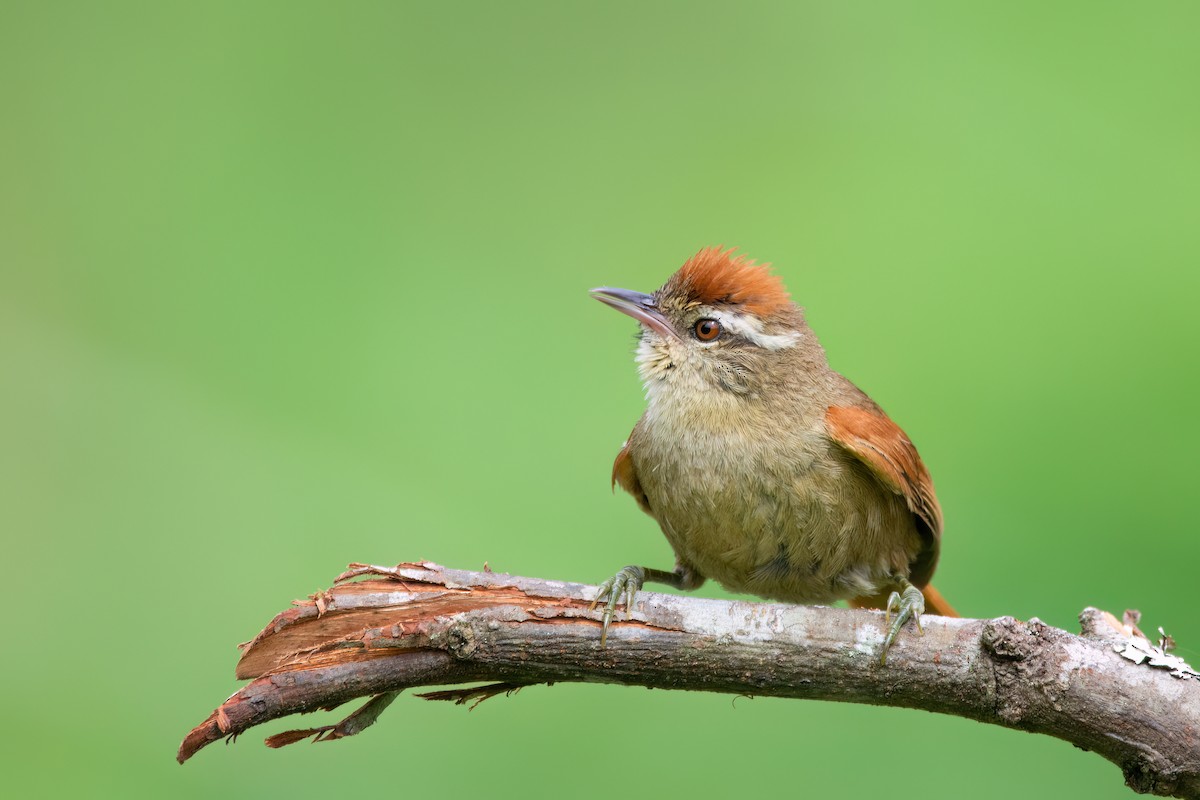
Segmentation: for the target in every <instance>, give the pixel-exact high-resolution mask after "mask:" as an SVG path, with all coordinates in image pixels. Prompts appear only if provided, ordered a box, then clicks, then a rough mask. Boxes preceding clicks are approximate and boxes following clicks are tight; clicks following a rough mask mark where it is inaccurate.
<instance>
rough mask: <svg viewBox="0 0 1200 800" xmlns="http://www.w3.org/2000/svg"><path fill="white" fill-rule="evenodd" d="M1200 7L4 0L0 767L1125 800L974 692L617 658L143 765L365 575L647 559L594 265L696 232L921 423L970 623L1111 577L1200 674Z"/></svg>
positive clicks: (620, 326)
mask: <svg viewBox="0 0 1200 800" xmlns="http://www.w3.org/2000/svg"><path fill="white" fill-rule="evenodd" d="M1198 23H1200V10H1198V7H1197V6H1196V4H1194V3H1190V2H1176V3H1153V4H1145V3H1128V2H1096V0H1087V2H1082V1H1081V2H1061V3H1054V4H1047V3H1043V2H1014V3H1005V4H986V5H985V4H962V3H958V2H942V3H935V2H918V3H906V4H868V3H839V2H828V3H812V2H806V3H798V2H792V3H768V4H746V3H739V4H736V6H735V5H734V4H728V5H724V4H713V3H707V4H701V3H640V2H639V3H606V4H589V5H588V6H584V5H582V4H560V3H551V2H543V3H534V2H514V3H503V4H500V3H447V4H441V5H438V4H420V5H417V4H408V5H405V4H399V3H379V4H373V3H365V2H364V3H345V4H332V3H329V4H319V3H316V4H314V3H295V2H286V3H277V4H267V3H249V4H247V3H241V2H238V3H199V4H197V3H174V2H172V3H144V4H127V3H118V2H110V3H77V4H64V3H42V2H35V3H14V2H4V3H3V5H0V76H2V77H0V100H2V102H3V119H2V121H0V137H2V140H0V174H2V176H3V177H2V179H0V181H2V182H0V370H2V372H0V375H2V380H3V385H2V387H0V388H2V391H0V442H2V443H3V444H2V446H0V508H2V509H3V510H2V512H0V513H2V514H3V517H2V518H0V522H2V530H3V536H4V554H5V555H4V559H3V565H2V566H0V570H2V573H3V574H2V578H3V585H4V587H5V594H6V597H7V598H8V600H7V603H6V605H7V608H8V611H7V614H6V617H7V622H6V623H5V630H6V639H7V641H8V645H7V647H6V648H5V650H6V652H5V654H4V658H3V659H0V679H2V684H3V690H2V691H3V708H4V712H5V713H4V716H5V725H4V728H3V732H0V762H3V765H4V766H3V774H4V779H3V780H4V784H5V786H6V789H8V790H19V791H23V792H29V793H31V794H32V795H34V796H54V795H65V794H68V793H70V794H73V795H76V796H85V797H92V796H95V797H103V796H113V797H118V796H119V797H128V796H172V797H211V796H215V795H217V794H220V795H222V796H226V797H251V796H263V795H264V794H265V795H266V796H281V795H283V794H284V793H287V794H294V795H296V796H310V795H317V794H319V793H326V792H329V793H332V792H341V791H345V790H347V789H350V790H353V791H363V790H367V789H368V788H370V787H385V786H386V787H389V788H390V789H392V790H398V791H402V792H408V791H412V790H413V789H415V788H418V787H419V788H421V789H424V790H436V791H446V792H449V793H451V794H466V793H467V792H470V793H478V794H481V795H482V794H486V795H487V796H489V797H496V798H507V797H519V798H528V797H531V796H544V795H551V794H554V795H561V796H570V797H608V796H612V792H613V791H614V786H613V783H612V782H613V781H617V786H616V787H615V791H616V792H617V794H618V795H619V796H620V795H623V793H624V792H625V791H626V790H627V787H637V789H636V790H637V793H638V794H644V795H646V796H654V795H659V796H674V795H675V793H679V794H692V795H696V796H705V795H720V794H730V793H732V792H749V793H751V794H752V795H753V793H759V792H761V793H763V794H766V793H770V794H772V795H780V796H789V795H811V794H813V793H814V792H815V793H822V794H823V793H827V792H835V791H836V792H838V793H846V794H850V795H855V794H860V793H867V792H871V793H879V794H885V793H886V794H887V795H888V796H911V795H914V794H915V793H916V791H917V789H918V788H920V789H922V790H923V791H924V796H925V797H930V798H941V797H959V796H961V795H963V794H964V793H969V794H970V795H972V796H975V797H981V798H988V797H1009V796H1011V794H1012V793H1013V791H1014V783H1015V784H1018V785H1020V786H1021V787H1022V791H1023V792H1026V793H1028V794H1029V795H1030V796H1044V797H1055V796H1062V795H1066V796H1087V797H1109V796H1113V797H1115V796H1123V795H1125V794H1126V793H1127V790H1125V789H1124V788H1123V786H1122V781H1121V776H1120V774H1119V772H1118V770H1117V769H1116V768H1115V767H1114V766H1112V765H1110V764H1108V763H1107V762H1105V761H1103V760H1101V759H1100V758H1098V757H1097V756H1095V755H1092V754H1087V753H1083V752H1081V751H1078V750H1075V749H1073V748H1072V747H1070V746H1069V745H1067V744H1065V743H1062V742H1059V741H1057V740H1051V739H1047V738H1042V737H1035V736H1030V735H1027V734H1020V733H1015V732H1011V731H1006V730H1002V729H999V728H995V727H990V726H984V725H980V724H977V723H974V722H970V721H967V720H962V719H957V718H950V717H943V716H934V715H929V714H924V713H919V712H915V711H906V710H898V709H886V708H871V707H859V706H850V705H841V704H825V703H815V702H807V703H806V702H794V701H783V700H772V699H757V700H748V699H742V700H738V701H737V702H736V703H735V702H733V701H732V699H731V698H730V697H727V696H718V695H702V694H684V693H669V692H649V691H645V690H640V689H633V688H623V687H604V686H573V685H558V686H555V687H553V688H534V689H530V690H527V691H525V692H523V693H522V694H521V695H520V696H518V697H514V698H508V699H500V700H494V701H492V702H490V703H488V704H486V705H484V706H481V707H480V708H479V709H478V710H476V711H475V712H473V713H470V714H468V713H467V712H466V711H465V710H464V709H462V708H454V707H447V706H443V705H434V704H429V703H423V702H419V701H417V700H414V699H412V698H402V699H401V700H400V701H399V702H397V703H396V704H395V705H394V706H393V707H392V709H391V710H390V711H389V712H388V713H387V714H386V715H385V716H384V717H383V718H382V720H381V722H380V724H379V725H378V726H377V727H376V728H374V729H372V730H371V731H370V732H369V733H367V734H365V735H363V736H361V737H359V738H357V739H353V740H350V741H347V742H341V743H336V744H330V745H324V746H320V747H317V748H316V749H310V747H309V746H308V745H301V746H297V747H293V748H289V749H286V750H282V751H270V750H267V749H266V748H264V747H263V746H262V745H261V744H260V741H261V737H262V736H263V735H265V734H267V733H270V732H272V731H277V730H281V729H284V728H287V727H295V724H294V722H295V721H291V722H287V723H281V724H276V725H273V726H269V727H268V728H264V729H258V730H255V731H253V732H252V733H251V734H249V735H247V736H244V737H243V738H242V740H241V742H239V743H238V744H237V745H236V746H233V747H229V748H226V747H213V748H211V749H209V750H207V751H205V752H203V753H201V754H200V755H199V756H198V757H197V758H196V760H195V761H193V762H192V763H189V764H188V765H187V766H185V767H182V768H181V767H179V766H177V765H176V764H175V762H174V754H175V748H176V745H177V744H178V742H179V740H180V738H181V737H182V736H183V734H184V733H185V732H186V731H187V730H188V729H189V728H190V727H191V726H192V725H193V724H195V723H197V722H199V721H200V720H201V719H203V718H204V717H205V716H206V715H207V714H208V712H209V711H210V710H211V709H212V708H213V707H214V706H215V705H216V704H217V703H218V702H219V701H220V700H222V699H223V698H224V697H225V696H227V695H228V694H229V693H231V692H232V691H234V690H235V689H236V688H237V686H238V685H239V684H238V683H237V682H236V681H234V679H233V666H234V662H235V659H236V657H237V652H236V650H235V649H234V644H235V643H237V642H239V641H243V640H245V639H248V638H250V637H251V636H252V635H253V634H254V633H255V632H256V631H257V630H258V629H259V627H261V625H262V624H264V623H265V622H266V621H267V620H268V619H269V618H270V616H271V615H272V614H273V613H275V612H276V611H277V610H279V609H280V608H282V607H283V606H284V605H286V603H287V602H288V601H289V600H291V599H292V598H293V597H298V596H303V595H306V594H308V593H309V592H311V591H314V590H316V589H318V588H320V587H323V586H325V585H327V584H328V583H329V580H330V579H331V578H332V576H333V575H335V574H336V573H337V572H338V571H339V570H340V569H341V567H342V566H343V565H344V564H345V563H346V562H348V561H353V560H361V561H374V562H380V563H393V562H396V561H400V560H410V559H417V558H427V559H432V560H436V561H439V562H442V563H445V564H448V565H452V566H457V567H464V568H473V567H479V566H481V565H482V564H483V562H484V561H485V560H487V561H489V562H490V563H491V565H492V566H493V567H494V568H496V569H497V570H504V571H511V572H516V573H520V574H526V575H539V576H546V577H555V578H561V579H568V580H577V581H587V582H596V581H598V580H599V579H601V578H603V577H606V576H608V575H609V574H611V573H612V572H613V571H614V570H615V569H616V568H617V567H619V566H621V565H623V564H626V563H630V562H636V563H646V564H653V565H659V566H664V567H665V566H670V564H671V555H670V552H669V550H668V547H667V545H666V543H665V541H664V540H663V539H662V537H661V535H660V534H659V532H658V530H657V528H656V526H655V525H654V524H653V522H652V521H650V520H649V519H646V518H645V517H643V516H642V515H641V513H640V512H638V511H637V509H636V508H635V506H634V503H633V502H632V501H631V500H630V499H629V498H627V497H624V496H618V497H613V496H612V495H611V494H610V493H609V489H608V479H609V469H610V465H611V462H612V458H613V456H614V455H615V454H616V451H617V449H618V447H619V446H620V444H621V442H622V440H623V439H624V437H625V435H626V434H627V433H628V431H629V428H630V427H631V425H632V424H633V422H634V420H635V419H636V418H637V416H638V415H639V414H640V413H641V410H642V396H641V390H640V387H639V385H638V382H637V378H636V375H635V372H634V367H633V364H632V361H631V351H632V343H633V339H632V335H633V333H634V328H635V326H634V325H633V323H632V322H631V321H629V320H628V319H625V318H623V317H620V316H619V315H617V314H615V313H614V312H612V311H611V310H609V309H607V308H604V307H603V306H601V305H600V304H598V303H595V302H594V301H591V300H589V299H588V297H587V295H586V290H587V289H588V288H589V287H592V286H596V285H602V284H608V285H616V286H628V287H630V288H638V289H651V288H653V287H655V286H657V285H658V284H659V283H660V282H661V281H662V280H663V279H664V278H665V277H666V276H667V275H668V274H669V273H670V272H672V271H673V270H674V269H675V268H676V267H678V265H679V264H680V263H682V262H683V260H684V259H686V258H687V257H688V256H689V255H691V254H692V253H693V252H695V251H696V250H697V249H699V248H700V247H702V246H705V245H709V244H716V243H724V244H727V245H736V246H738V247H740V248H741V249H742V250H743V251H744V252H745V253H747V254H749V255H751V256H753V257H755V258H757V259H759V260H762V261H769V262H772V263H774V264H775V266H776V268H777V270H778V271H779V272H780V273H781V274H782V275H783V276H784V278H785V280H786V282H787V283H788V286H789V288H790V289H791V290H792V293H793V295H794V297H796V298H797V300H798V301H799V302H801V303H802V304H803V305H805V306H806V307H807V308H808V309H809V317H810V321H811V322H812V324H813V325H814V327H815V328H816V330H817V331H818V333H819V334H820V335H821V336H822V338H823V341H824V343H825V345H826V347H827V349H828V351H829V353H830V356H831V358H832V361H833V363H834V366H835V367H837V368H839V369H840V370H841V371H843V372H845V373H846V374H847V375H849V376H850V377H851V378H852V379H854V380H855V381H857V382H858V383H859V384H860V385H861V386H862V387H863V388H864V389H866V390H867V391H868V392H870V393H871V394H872V395H873V396H874V397H875V398H876V399H877V400H878V401H879V402H880V403H882V404H883V405H884V406H885V407H886V408H887V409H888V411H889V412H890V413H891V414H892V415H893V416H894V417H895V418H896V419H897V420H898V421H899V422H900V423H901V424H902V425H903V426H904V427H905V428H906V429H907V430H908V432H909V433H910V435H911V436H912V437H913V439H914V440H916V441H917V443H918V444H919V446H920V448H921V452H922V454H923V455H924V457H925V460H926V462H927V463H928V464H929V465H930V467H931V469H932V471H933V474H934V477H935V479H936V482H937V486H938V490H939V496H940V497H941V500H942V503H943V506H944V508H945V512H946V518H947V532H946V536H945V550H944V556H943V560H942V564H941V570H940V572H939V573H938V580H937V583H938V584H939V586H940V588H941V589H942V590H943V591H944V592H945V594H946V595H947V596H948V597H950V598H951V599H952V600H953V602H954V603H956V604H957V606H958V607H959V609H960V610H961V611H963V612H964V613H965V614H967V615H971V616H989V615H1001V614H1013V615H1016V616H1019V617H1023V618H1024V617H1030V616H1034V615H1036V616H1039V617H1041V618H1042V619H1044V620H1046V621H1048V622H1050V623H1053V624H1056V625H1061V626H1065V627H1068V628H1071V629H1074V628H1075V626H1076V622H1075V617H1076V615H1077V614H1078V612H1079V611H1080V609H1081V608H1083V607H1084V606H1085V605H1088V604H1094V605H1099V606H1101V607H1104V608H1107V609H1110V610H1112V611H1115V612H1118V613H1119V612H1120V611H1121V610H1123V609H1124V608H1127V607H1139V608H1141V609H1142V610H1143V611H1144V612H1145V614H1146V617H1145V622H1146V623H1147V626H1148V627H1147V629H1148V630H1153V629H1154V628H1156V627H1157V626H1158V625H1164V626H1166V628H1167V630H1168V631H1169V632H1171V633H1173V634H1175V635H1176V637H1177V638H1178V639H1179V641H1180V651H1179V652H1180V653H1181V654H1182V655H1184V657H1185V658H1190V659H1191V660H1192V661H1193V663H1194V662H1196V661H1200V621H1198V620H1197V617H1196V612H1195V601H1196V590H1195V579H1196V564H1197V557H1198V556H1200V544H1198V542H1197V537H1196V535H1195V530H1194V528H1195V526H1194V521H1193V519H1192V517H1193V515H1194V513H1195V502H1194V500H1195V497H1196V488H1195V475H1196V471H1195V457H1196V456H1195V454H1196V452H1197V450H1198V449H1200V447H1198V446H1200V436H1198V434H1197V427H1196V424H1195V408H1196V400H1195V393H1196V391H1197V389H1198V388H1200V379H1198V376H1197V366H1196V348H1197V344H1198V342H1200V321H1198V320H1197V313H1196V306H1197V290H1198V289H1200V278H1198V276H1197V265H1196V254H1197V252H1198V250H1200V235H1198V226H1197V221H1198V214H1200V201H1198V189H1197V187H1198V186H1200V149H1198V143H1200V104H1198V103H1197V96H1196V85H1197V84H1196V80H1197V76H1198V74H1200V73H1198V69H1200V49H1198V48H1197V47H1196V33H1195V32H1196V30H1197V24H1198ZM702 593H703V594H705V595H707V596H722V593H721V590H720V589H719V588H718V587H715V586H712V585H709V586H707V587H705V588H704V589H703V590H702ZM322 721H323V720H321V719H317V720H314V723H320V722H322ZM303 722H308V720H304V721H303ZM898 733H905V734H907V735H908V736H911V737H912V740H913V741H915V742H917V743H919V745H917V746H915V747H914V746H911V745H904V746H900V745H899V744H898V740H897V738H896V736H895V734H898ZM622 787H626V788H622ZM14 796H15V795H14Z"/></svg>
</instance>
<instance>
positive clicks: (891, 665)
mask: <svg viewBox="0 0 1200 800" xmlns="http://www.w3.org/2000/svg"><path fill="white" fill-rule="evenodd" d="M594 592H595V587H593V586H585V585H581V584H573V583H561V582H558V581H547V580H540V579H536V578H519V577H514V576H510V575H501V574H496V573H491V572H466V571H460V570H451V569H445V568H442V567H440V566H437V565H436V564H429V563H422V564H401V565H400V566H398V567H395V568H390V567H374V566H366V565H361V564H355V565H351V568H350V570H349V571H348V572H346V573H344V574H343V575H341V576H339V578H338V579H337V583H336V585H335V586H334V587H333V588H332V589H329V590H327V591H325V592H321V593H318V594H316V595H313V596H312V597H311V598H310V599H309V600H307V601H296V603H295V604H294V607H293V608H291V609H289V610H287V611H285V612H283V613H281V614H280V615H279V616H277V617H276V618H275V619H274V620H273V621H272V622H271V624H270V625H268V626H267V628H266V629H265V630H263V632H262V633H260V634H259V635H258V636H257V637H256V638H255V639H254V641H252V642H250V643H248V644H247V645H243V647H244V652H243V653H242V657H241V660H240V661H239V663H238V668H237V677H238V678H241V679H251V682H250V683H249V684H248V685H246V686H245V687H243V688H242V689H241V690H240V691H238V692H236V693H235V694H234V695H233V696H232V697H230V698H229V699H228V700H226V701H225V702H224V703H222V704H221V706H220V707H219V708H217V710H216V711H214V712H213V713H212V714H211V715H210V716H209V718H208V719H207V720H205V721H204V722H203V723H201V724H200V725H199V726H197V727H196V728H195V729H194V730H192V732H191V733H189V734H188V736H187V738H185V739H184V741H183V744H182V745H181V746H180V748H179V755H178V758H179V761H180V763H182V762H184V761H186V760H187V759H188V758H190V757H191V756H192V755H194V754H195V753H196V752H197V751H198V750H200V749H201V748H202V747H204V746H206V745H208V744H210V743H211V742H214V741H217V740H218V739H221V738H226V737H235V736H237V735H238V734H240V733H241V732H243V731H245V730H247V729H248V728H250V727H253V726H254V725H258V724H261V723H263V722H267V721H268V720H272V719H276V718H278V717H283V716H287V715H289V714H295V713H298V712H306V711H313V710H316V709H319V708H324V709H329V708H333V707H335V706H337V705H340V704H342V703H344V702H346V701H348V700H351V699H353V698H355V697H365V696H371V697H372V698H373V699H372V701H371V702H370V703H368V704H367V705H366V706H364V707H363V708H361V709H359V710H358V711H357V712H355V713H354V714H352V715H350V717H348V718H347V719H346V720H343V722H341V723H339V724H338V725H333V726H325V727H321V728H312V729H307V730H303V731H292V732H288V733H284V734H278V735H276V736H273V737H271V738H270V739H268V740H267V743H268V744H269V745H271V746H274V747H278V746H282V745H285V744H290V743H291V742H294V741H299V740H301V739H303V738H306V737H308V736H315V737H316V738H318V739H319V740H325V739H334V738H340V737H344V736H350V735H353V734H355V733H358V732H359V731H361V730H363V729H364V728H366V727H367V726H369V725H370V724H372V723H373V722H374V721H375V719H376V718H377V717H378V716H379V714H380V713H382V712H383V710H384V709H385V708H386V707H387V705H388V704H389V703H390V702H391V701H392V699H394V698H395V695H396V693H398V692H399V691H401V690H403V689H406V688H411V687H417V686H429V685H446V684H462V683H469V682H476V681H493V682H496V684H495V685H493V686H486V687H474V688H470V689H460V690H450V691H444V692H437V693H433V694H431V695H425V696H426V697H429V698H430V699H442V700H454V701H457V702H469V701H476V702H480V701H482V700H484V699H487V698H488V697H490V696H492V695H494V694H497V693H503V692H511V691H513V690H515V689H519V688H520V687H521V686H526V685H529V684H534V683H553V682H563V681H586V682H592V683H621V684H629V685H636V686H647V687H653V688H660V689H691V690H700V691H710V692H727V693H732V694H749V695H764V696H774V697H796V698H815V699H822V700H842V701H847V702H855V703H871V704H875V705H890V706H904V707H908V708H921V709H925V710H927V711H937V712H942V713H946V714H956V715H958V716H963V717H969V718H971V719H975V720H979V721H980V722H988V723H992V724H995V725H1002V726H1004V727H1008V728H1015V729H1018V730H1025V731H1030V732H1035V733H1044V734H1048V735H1050V736H1056V737H1058V738H1060V739H1065V740H1066V741H1068V742H1071V743H1072V744H1074V745H1076V746H1077V747H1081V748H1083V749H1086V750H1094V751H1095V752H1097V753H1099V754H1100V755H1102V756H1104V757H1105V758H1107V759H1108V760H1110V761H1112V762H1114V763H1115V764H1117V765H1118V766H1119V767H1120V768H1121V769H1122V771H1123V772H1124V774H1125V780H1126V783H1127V784H1128V785H1129V786H1131V787H1132V788H1133V789H1135V790H1137V791H1139V792H1152V793H1155V794H1160V795H1176V796H1179V797H1189V798H1200V680H1197V678H1198V677H1200V676H1197V674H1196V673H1195V672H1194V671H1192V670H1191V669H1190V668H1189V667H1187V665H1186V664H1184V663H1183V662H1182V661H1181V660H1179V659H1177V658H1175V657H1174V656H1171V655H1169V654H1166V653H1164V652H1163V650H1162V649H1161V648H1158V647H1156V646H1155V645H1153V644H1151V643H1150V642H1148V641H1147V640H1146V639H1145V637H1143V636H1141V634H1140V632H1139V631H1137V629H1136V626H1134V625H1133V624H1132V623H1130V624H1126V625H1123V624H1122V623H1120V622H1118V621H1117V620H1116V619H1115V618H1113V617H1112V615H1110V614H1107V613H1106V612H1102V611H1098V610H1096V609H1092V608H1088V609H1085V610H1084V612H1083V614H1082V615H1081V622H1082V624H1083V635H1082V636H1076V635H1073V634H1071V633H1068V632H1066V631H1063V630H1059V629H1058V628H1053V627H1050V626H1047V625H1045V624H1043V623H1041V622H1040V621H1038V620H1036V619H1034V620H1030V621H1028V622H1021V621H1019V620H1016V619H1013V618H1012V617H1000V618H997V619H990V620H980V619H950V618H945V617H935V616H927V617H924V618H923V622H924V626H925V635H924V636H918V635H916V632H915V631H911V630H908V631H906V632H905V635H902V636H901V637H900V639H899V640H898V641H897V643H896V646H895V647H894V648H893V649H892V651H891V652H890V653H889V655H888V663H887V665H886V666H883V665H880V663H879V648H880V645H881V644H882V642H883V638H884V630H883V615H882V614H881V613H879V612H872V611H857V610H851V609H840V608H821V607H814V606H787V605H774V604H767V603H748V602H730V601H723V600H705V599H701V598H696V597H681V596H677V595H666V594H655V593H651V592H641V593H640V594H639V595H638V602H637V608H636V610H635V612H634V614H633V617H632V619H627V618H626V617H625V615H624V614H621V615H619V619H618V620H617V621H615V622H614V623H613V626H612V629H611V631H610V633H609V636H608V645H607V647H605V648H603V649H602V648H601V647H600V635H599V623H598V620H599V612H598V611H591V610H589V608H588V606H589V604H590V601H591V598H592V596H593V593H594ZM1122 655H1124V656H1125V657H1124V658H1122ZM1134 662H1138V663H1134ZM1164 667H1165V668H1164Z"/></svg>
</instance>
